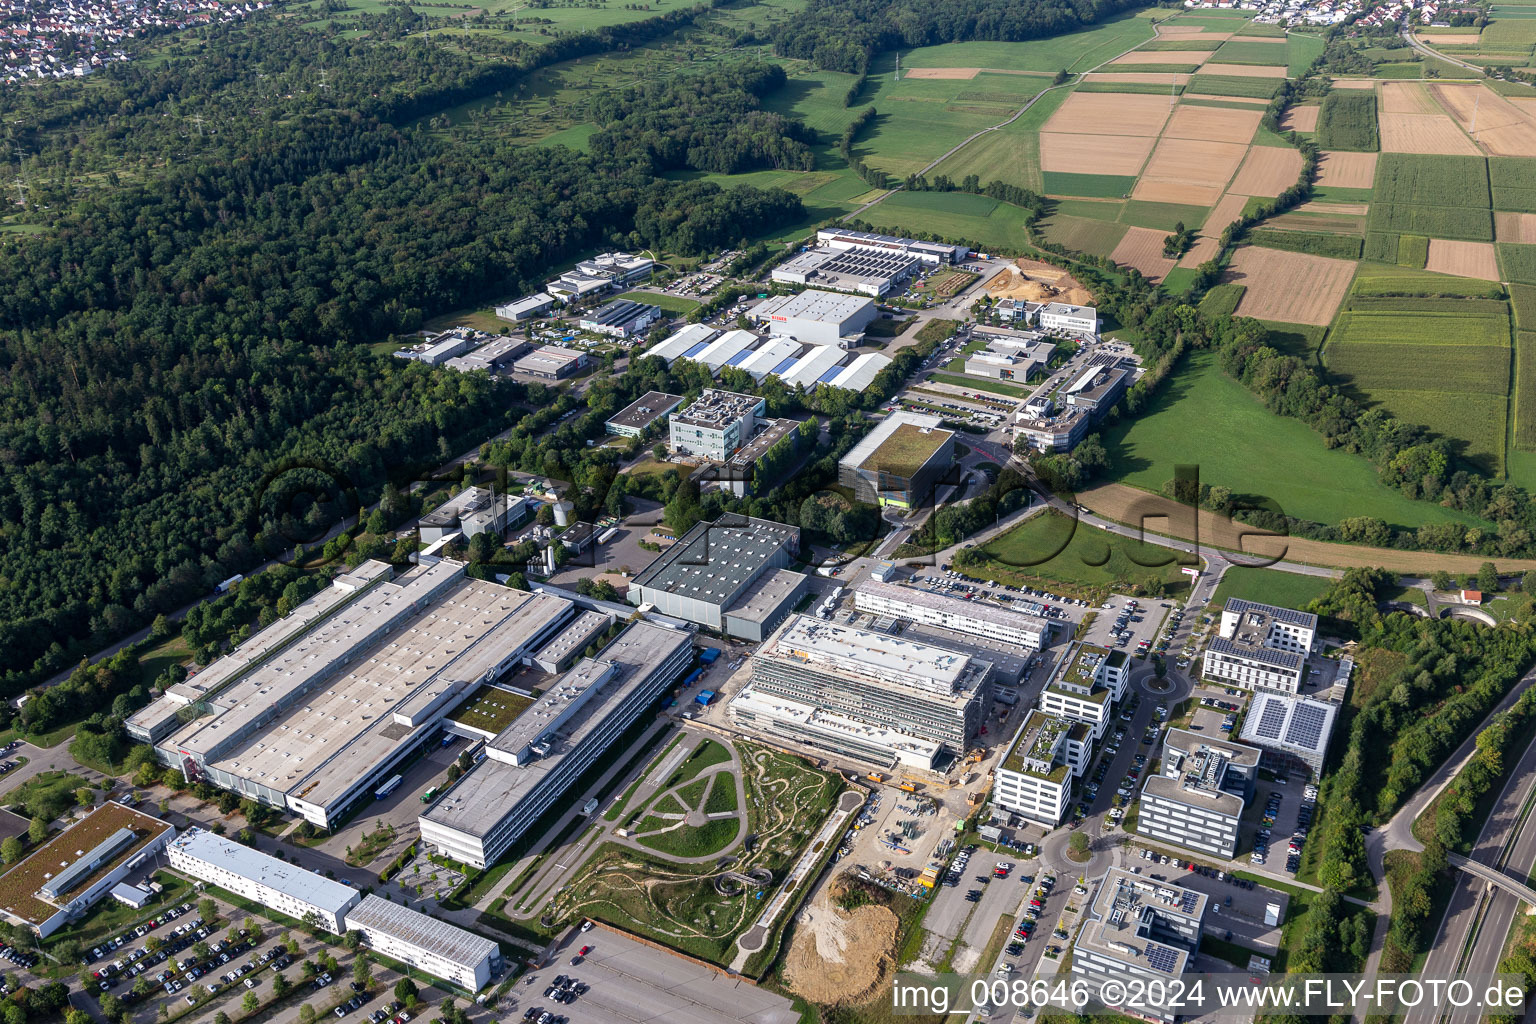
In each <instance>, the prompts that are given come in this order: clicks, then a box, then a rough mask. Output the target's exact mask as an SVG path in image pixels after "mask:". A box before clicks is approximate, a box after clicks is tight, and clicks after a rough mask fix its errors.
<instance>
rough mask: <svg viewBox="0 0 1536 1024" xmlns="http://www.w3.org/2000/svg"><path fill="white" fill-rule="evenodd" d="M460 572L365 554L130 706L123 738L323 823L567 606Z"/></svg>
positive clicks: (569, 609)
mask: <svg viewBox="0 0 1536 1024" xmlns="http://www.w3.org/2000/svg"><path fill="white" fill-rule="evenodd" d="M464 570H465V566H464V564H463V563H461V562H454V561H450V560H442V561H437V562H434V563H431V564H423V565H419V566H416V567H414V568H412V569H410V570H409V571H408V572H406V573H404V574H402V575H401V576H400V577H399V578H397V579H393V580H391V579H390V578H389V575H390V568H389V566H388V565H386V564H384V563H374V562H365V563H363V565H362V566H359V567H358V569H357V570H354V572H353V573H349V574H345V575H343V576H341V577H338V578H337V579H336V580H335V581H334V582H333V583H332V586H331V587H330V588H328V589H327V590H325V591H322V592H321V593H319V594H317V595H315V597H312V598H310V599H309V601H306V602H304V604H302V605H300V606H299V608H297V609H295V610H294V611H293V612H292V613H290V614H289V615H288V616H286V617H285V618H282V619H279V620H278V621H277V622H275V623H273V624H272V625H271V626H269V627H267V628H266V629H264V630H262V631H261V632H260V633H257V634H256V635H255V636H253V637H251V639H249V640H247V641H245V642H244V643H242V644H241V645H239V646H238V647H236V648H235V649H234V650H233V651H231V652H230V653H229V654H227V655H225V656H224V657H222V658H219V659H218V660H216V661H215V662H214V663H213V664H211V665H209V666H208V667H207V668H206V669H204V670H203V671H202V672H199V673H198V674H197V675H195V676H193V677H192V678H190V679H188V680H187V681H186V682H185V683H183V684H180V686H179V687H173V688H172V689H171V690H170V691H168V692H167V693H166V695H165V696H163V697H161V698H160V699H159V700H158V701H156V702H155V703H153V704H151V705H150V706H149V707H148V708H145V709H144V710H142V711H140V712H139V713H138V714H136V715H134V716H133V717H132V718H131V719H130V720H129V722H128V732H129V735H131V736H132V737H133V738H134V739H135V740H136V741H138V742H141V743H152V744H153V745H154V747H155V754H156V756H157V757H158V758H159V759H160V761H161V762H162V763H164V764H168V765H172V766H174V767H176V768H178V769H180V770H181V772H182V773H183V775H185V776H186V778H187V779H189V780H192V781H207V782H210V783H212V784H213V785H215V786H219V787H221V788H223V789H227V790H230V791H232V792H234V793H237V794H239V795H240V796H246V797H250V798H252V799H254V800H258V801H260V802H262V803H265V804H268V805H270V806H273V807H278V808H281V809H283V810H286V811H291V812H294V813H297V814H301V815H303V816H304V817H305V818H306V819H307V820H309V821H310V822H311V823H313V824H315V825H318V826H320V827H321V828H329V827H331V825H332V824H333V823H334V822H335V821H337V820H339V819H340V818H341V817H343V816H345V814H346V813H347V812H348V810H349V809H350V808H351V807H352V806H353V805H354V804H356V803H358V802H359V801H366V800H372V799H373V790H374V789H375V788H377V785H378V783H379V782H380V781H382V780H383V779H387V778H388V777H389V776H390V775H392V774H394V773H395V771H396V769H397V766H398V765H400V764H402V763H404V762H405V761H406V760H407V759H409V758H411V757H412V756H414V755H415V754H417V753H420V752H422V751H425V750H429V749H432V748H433V747H434V746H435V744H436V741H437V738H438V736H439V735H440V732H441V723H442V720H443V718H444V717H446V716H447V715H448V713H449V712H451V711H452V710H453V709H454V708H455V707H456V706H457V705H458V704H460V703H462V702H463V701H464V700H465V699H467V698H468V696H469V695H470V694H471V693H473V692H474V691H475V690H476V689H478V688H479V687H480V686H482V685H484V684H486V683H494V682H496V681H497V680H498V679H499V678H500V677H501V676H502V675H503V674H505V673H506V672H507V671H509V670H510V669H512V668H514V667H515V666H517V665H519V664H522V663H523V662H525V661H526V660H527V659H528V658H529V657H531V656H532V655H533V654H534V652H536V651H539V650H540V649H542V648H543V647H544V646H545V645H546V644H547V643H549V641H550V640H551V639H553V638H554V636H555V635H556V634H557V633H558V632H560V630H561V629H562V628H563V627H564V626H565V624H566V623H567V622H569V621H570V620H571V619H572V618H574V617H575V608H574V606H573V605H572V604H571V603H570V602H569V601H565V600H562V599H560V598H557V597H545V596H542V595H537V594H529V593H526V592H524V591H520V590H512V589H510V588H508V587H503V586H498V585H497V584H494V583H486V582H484V581H481V580H477V579H472V578H470V577H468V576H467V575H466V574H465V571H464ZM189 706H191V707H194V708H196V709H197V711H198V712H199V713H198V715H197V716H195V717H194V718H192V719H191V720H190V721H187V722H182V721H181V718H180V714H181V711H182V709H183V708H186V707H189Z"/></svg>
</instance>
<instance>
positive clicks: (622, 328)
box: [579, 299, 662, 339]
mask: <svg viewBox="0 0 1536 1024" xmlns="http://www.w3.org/2000/svg"><path fill="white" fill-rule="evenodd" d="M661 315H662V314H661V307H659V306H651V305H647V304H646V303H643V302H635V301H634V300H632V299H614V300H613V301H612V302H609V303H606V304H605V305H602V306H599V307H598V308H597V309H595V310H593V311H592V312H590V313H588V314H586V315H585V316H583V317H582V318H581V320H580V321H579V323H580V325H581V329H582V330H584V331H591V332H592V333H593V334H605V335H607V336H608V337H610V338H621V339H622V338H633V337H634V336H635V335H637V334H644V333H645V332H646V331H647V330H648V329H650V326H651V324H653V323H655V322H656V321H657V320H660V319H661Z"/></svg>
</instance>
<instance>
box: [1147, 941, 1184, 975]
mask: <svg viewBox="0 0 1536 1024" xmlns="http://www.w3.org/2000/svg"><path fill="white" fill-rule="evenodd" d="M1147 963H1148V965H1149V966H1151V967H1152V968H1153V969H1154V970H1158V971H1162V972H1163V973H1164V974H1172V973H1173V969H1174V968H1175V967H1177V966H1178V963H1179V955H1178V954H1177V953H1175V952H1174V951H1173V950H1171V949H1169V948H1167V947H1166V946H1148V947H1147Z"/></svg>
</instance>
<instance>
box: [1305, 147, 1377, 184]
mask: <svg viewBox="0 0 1536 1024" xmlns="http://www.w3.org/2000/svg"><path fill="white" fill-rule="evenodd" d="M1375 180H1376V154H1375V153H1338V152H1331V153H1330V152H1325V153H1320V154H1318V158H1317V187H1318V188H1320V189H1368V188H1370V187H1371V183H1372V182H1373V181H1375Z"/></svg>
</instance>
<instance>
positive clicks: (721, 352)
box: [687, 331, 757, 376]
mask: <svg viewBox="0 0 1536 1024" xmlns="http://www.w3.org/2000/svg"><path fill="white" fill-rule="evenodd" d="M756 344H757V335H755V334H753V333H752V332H751V331H726V332H725V333H724V334H722V335H720V337H718V338H716V339H715V340H714V341H712V342H710V343H709V344H708V345H706V346H705V347H704V349H703V350H701V351H699V352H697V353H695V354H694V355H691V356H688V357H687V358H689V359H691V360H693V361H694V362H696V363H703V364H704V365H705V366H707V367H709V372H710V373H711V374H713V375H715V376H718V375H719V373H720V370H721V369H722V368H724V367H727V366H735V365H737V364H738V363H741V362H744V361H745V360H746V359H747V358H748V357H749V356H751V355H752V350H753V346H755V345H756Z"/></svg>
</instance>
